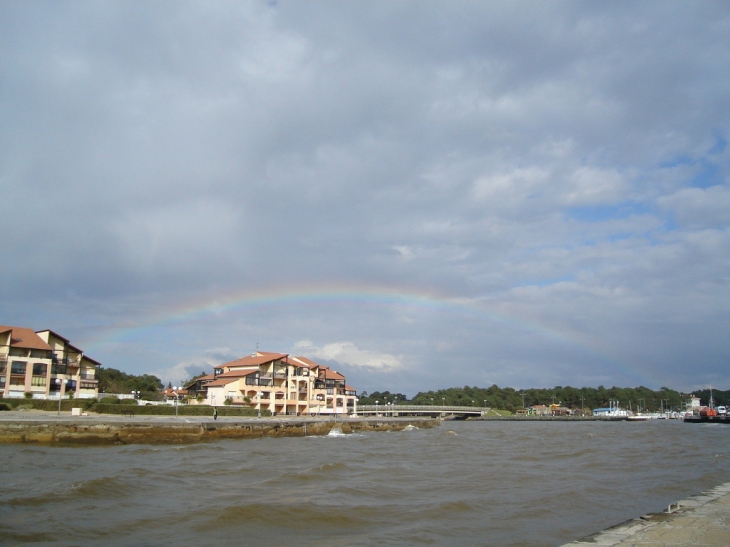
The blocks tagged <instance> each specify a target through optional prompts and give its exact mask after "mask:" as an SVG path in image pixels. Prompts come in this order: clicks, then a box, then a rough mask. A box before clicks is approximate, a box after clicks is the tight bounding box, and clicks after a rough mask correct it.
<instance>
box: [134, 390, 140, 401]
mask: <svg viewBox="0 0 730 547" xmlns="http://www.w3.org/2000/svg"><path fill="white" fill-rule="evenodd" d="M132 399H134V400H135V401H136V400H137V399H139V391H132Z"/></svg>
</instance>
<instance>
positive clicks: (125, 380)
mask: <svg viewBox="0 0 730 547" xmlns="http://www.w3.org/2000/svg"><path fill="white" fill-rule="evenodd" d="M98 378H99V394H100V395H101V394H102V393H131V392H132V391H139V392H140V395H141V396H142V397H144V396H146V395H150V394H154V393H157V392H159V391H160V390H162V389H163V385H162V382H161V381H160V379H159V378H158V377H157V376H153V375H151V374H141V375H135V374H127V373H126V372H122V371H121V370H117V369H115V368H107V367H101V368H100V369H99V376H98Z"/></svg>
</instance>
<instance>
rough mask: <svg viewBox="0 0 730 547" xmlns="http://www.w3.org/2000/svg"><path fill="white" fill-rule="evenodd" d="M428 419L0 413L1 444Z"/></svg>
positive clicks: (248, 434)
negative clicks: (214, 418) (216, 417)
mask: <svg viewBox="0 0 730 547" xmlns="http://www.w3.org/2000/svg"><path fill="white" fill-rule="evenodd" d="M440 423H441V421H440V420H438V419H429V418H383V417H379V418H347V417H345V418H338V419H337V420H334V419H331V418H311V417H306V418H305V417H301V418H300V417H284V416H282V417H270V418H241V417H230V416H226V417H219V418H218V419H217V420H213V418H212V417H211V418H207V417H206V418H201V417H200V416H180V417H175V416H136V417H120V416H112V415H103V414H89V415H88V416H73V417H72V416H70V415H69V413H68V412H62V413H61V416H58V415H57V413H53V412H42V411H26V412H2V413H0V443H44V444H80V445H83V444H89V445H105V444H106V445H110V444H170V443H180V444H182V443H196V442H206V441H214V440H218V439H256V438H262V437H305V436H312V435H327V434H329V433H330V432H331V431H332V430H333V428H336V429H337V431H338V432H339V431H341V432H342V433H343V434H348V433H354V432H365V431H399V430H402V429H405V428H406V427H408V426H409V425H412V426H415V427H418V428H428V427H434V426H436V425H439V424H440Z"/></svg>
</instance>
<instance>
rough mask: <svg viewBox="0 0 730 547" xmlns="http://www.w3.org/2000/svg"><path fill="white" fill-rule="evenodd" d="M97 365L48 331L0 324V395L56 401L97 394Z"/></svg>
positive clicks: (55, 334)
mask: <svg viewBox="0 0 730 547" xmlns="http://www.w3.org/2000/svg"><path fill="white" fill-rule="evenodd" d="M100 366H101V363H99V362H98V361H95V360H94V359H91V358H89V357H87V356H86V355H84V352H83V351H81V350H80V349H79V348H77V347H75V346H73V345H72V344H71V342H70V341H69V340H68V339H66V338H64V337H63V336H61V335H59V334H57V333H55V332H53V331H51V330H42V331H37V332H36V331H33V330H32V329H30V328H27V327H10V326H1V325H0V395H2V396H3V397H25V394H26V393H30V394H31V396H32V397H33V398H35V399H57V398H59V397H67V396H69V394H72V395H73V397H75V398H78V399H91V398H94V397H97V396H98V394H99V385H98V384H99V381H98V368H99V367H100Z"/></svg>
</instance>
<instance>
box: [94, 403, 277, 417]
mask: <svg viewBox="0 0 730 547" xmlns="http://www.w3.org/2000/svg"><path fill="white" fill-rule="evenodd" d="M91 410H92V412H98V413H100V414H121V413H122V412H124V411H126V410H127V409H126V408H124V407H123V406H122V405H117V404H104V403H98V404H96V405H94V407H93V408H92V409H91ZM134 412H135V414H137V415H144V416H174V415H175V407H174V406H173V405H155V406H152V405H150V406H140V407H137V408H135V409H134ZM177 413H178V415H179V416H207V417H211V416H212V415H213V407H211V406H208V405H191V406H187V405H185V406H178V407H177ZM218 415H219V416H241V417H244V416H249V417H252V416H256V415H257V411H256V410H254V409H252V408H248V407H246V408H240V407H225V408H219V409H218ZM261 415H262V416H271V412H269V411H263V412H262V413H261Z"/></svg>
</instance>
